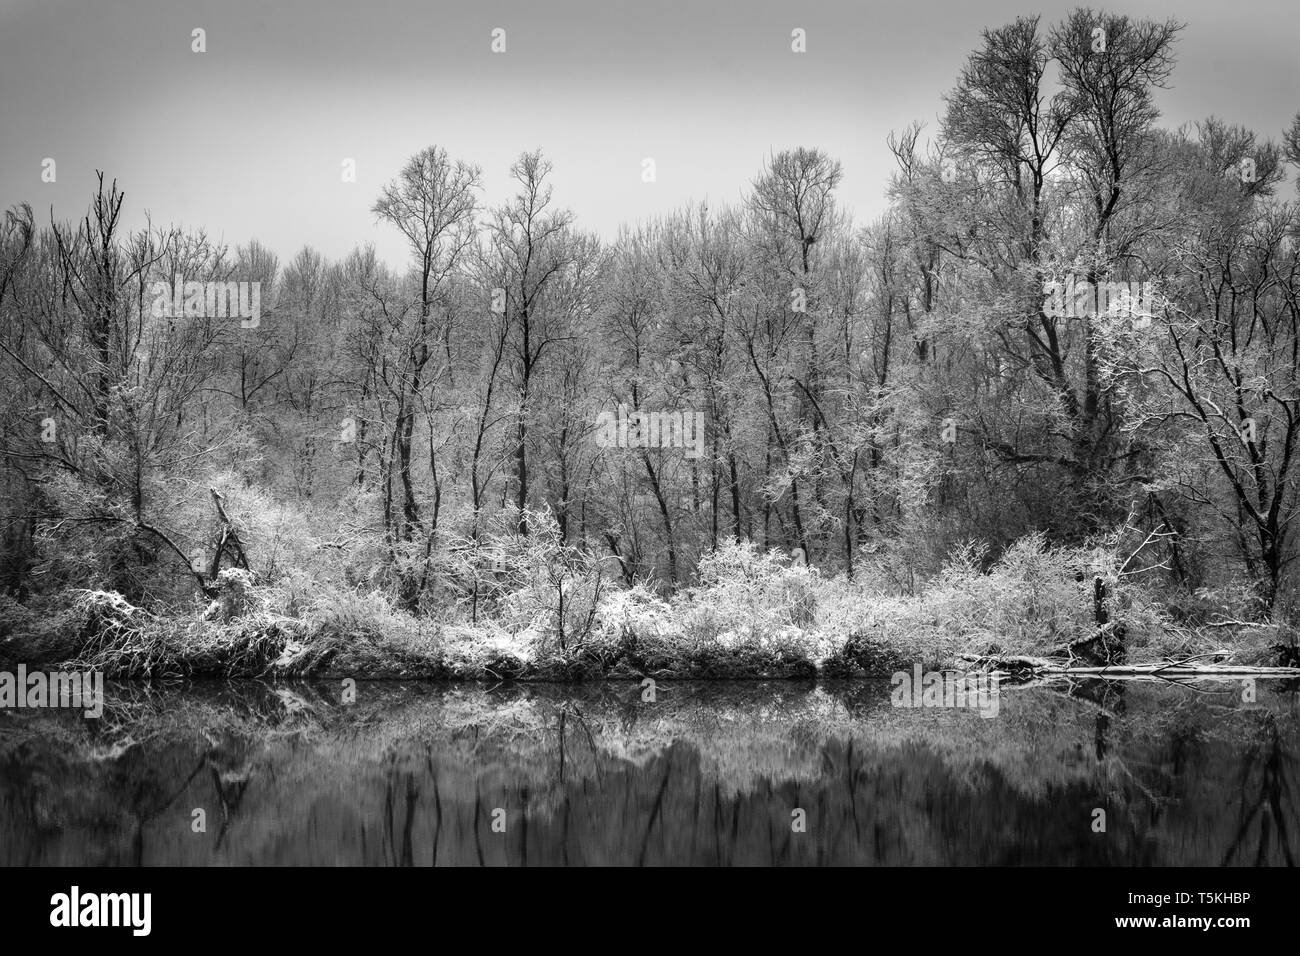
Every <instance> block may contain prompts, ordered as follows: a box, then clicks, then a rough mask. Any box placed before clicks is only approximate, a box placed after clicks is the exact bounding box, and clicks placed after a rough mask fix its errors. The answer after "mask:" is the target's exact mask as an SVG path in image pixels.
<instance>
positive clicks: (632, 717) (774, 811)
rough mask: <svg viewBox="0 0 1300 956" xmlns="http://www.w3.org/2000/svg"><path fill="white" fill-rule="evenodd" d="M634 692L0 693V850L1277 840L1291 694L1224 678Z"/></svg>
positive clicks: (141, 689) (1024, 851)
mask: <svg viewBox="0 0 1300 956" xmlns="http://www.w3.org/2000/svg"><path fill="white" fill-rule="evenodd" d="M641 693H642V692H641V689H640V688H639V687H638V686H637V685H634V684H600V685H584V686H581V687H567V688H565V687H553V686H530V687H501V688H497V689H495V690H484V689H481V688H476V687H464V686H451V687H448V686H443V685H429V684H410V685H397V684H391V683H375V684H365V683H363V684H361V685H359V688H358V694H357V702H356V703H354V704H348V705H344V704H343V703H341V702H340V697H341V689H340V687H339V686H338V685H337V684H328V685H325V684H294V685H278V686H276V687H268V686H265V685H261V684H255V683H239V684H221V685H191V686H188V687H185V688H180V689H171V690H159V689H157V688H149V687H147V686H144V685H130V686H121V687H116V688H110V689H109V695H108V697H109V699H108V701H107V704H106V709H105V717H104V719H103V720H101V721H86V720H84V719H81V718H80V717H79V716H78V715H75V714H72V713H68V712H57V711H12V710H10V711H0V863H3V864H5V865H46V864H63V865H115V866H117V865H139V864H144V865H156V864H180V865H211V864H217V865H230V864H234V865H248V864H281V865H296V864H316V865H334V864H340V865H359V864H364V865H402V866H411V865H430V864H435V865H488V866H498V865H512V866H527V865H555V864H567V865H582V864H587V865H590V864H618V865H656V864H704V865H716V864H720V865H737V864H739V865H771V864H782V865H785V864H796V865H799V864H828V865H844V864H865V865H914V864H939V865H1022V864H1046V865H1075V866H1077V865H1171V864H1179V865H1233V866H1243V865H1246V866H1250V865H1294V863H1295V858H1296V854H1297V850H1298V849H1300V832H1298V831H1300V820H1298V813H1297V799H1298V794H1300V790H1298V789H1297V783H1298V781H1297V755H1298V753H1300V720H1298V717H1300V707H1298V706H1297V702H1298V701H1297V696H1298V695H1297V693H1296V690H1295V688H1294V686H1293V685H1290V686H1283V685H1280V684H1266V683H1265V682H1260V685H1259V691H1258V701H1256V702H1251V703H1244V702H1242V700H1241V698H1242V696H1243V695H1242V694H1241V688H1240V685H1239V684H1234V683H1199V684H1197V685H1195V686H1194V687H1186V686H1175V685H1164V684H1151V683H1134V682H1128V683H1123V682H1117V683H1105V682H1093V683H1089V684H1076V685H1073V686H1058V687H1033V688H1006V687H1003V688H1002V694H1001V702H1000V708H999V710H998V714H997V716H996V717H995V718H993V719H985V718H982V717H981V716H980V714H979V713H978V712H977V711H973V710H970V709H953V710H943V709H913V708H897V707H892V706H891V705H890V686H889V683H888V682H887V681H881V682H874V681H873V682H861V681H859V682H845V683H843V684H837V683H822V684H819V685H812V684H789V683H778V684H773V683H767V684H741V683H738V684H712V685H707V684H661V685H660V686H659V689H658V694H657V700H656V701H655V702H653V703H647V702H643V701H642V699H641ZM1096 809H1102V810H1105V821H1106V831H1105V832H1104V833H1097V832H1094V830H1093V821H1094V811H1095V810H1096ZM196 810H202V811H203V812H204V815H205V817H206V830H204V831H203V832H195V826H194V821H195V811H196ZM798 811H803V812H802V814H800V813H798ZM799 819H803V820H804V821H806V829H805V830H804V831H803V832H797V829H798V828H797V827H796V826H795V825H794V824H795V823H796V821H798V820H799ZM502 828H504V832H501V830H502Z"/></svg>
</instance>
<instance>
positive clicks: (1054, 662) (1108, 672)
mask: <svg viewBox="0 0 1300 956" xmlns="http://www.w3.org/2000/svg"><path fill="white" fill-rule="evenodd" d="M1200 656H1201V657H1204V656H1206V655H1200ZM1214 656H1219V655H1214ZM961 659H962V660H963V661H967V662H968V663H970V664H972V665H973V666H975V667H976V668H978V669H980V670H985V671H1000V672H1002V673H1005V674H1009V675H1010V676H1012V677H1016V678H1027V679H1031V678H1035V677H1047V676H1056V675H1075V676H1080V677H1084V676H1087V677H1138V676H1152V677H1300V667H1259V666H1248V665H1243V664H1197V663H1194V661H1196V660H1197V659H1198V658H1187V659H1184V660H1181V661H1172V660H1166V661H1155V662H1152V663H1149V664H1103V665H1100V666H1092V665H1085V666H1079V665H1077V664H1074V663H1073V662H1071V661H1068V660H1058V659H1052V658H1047V657H1029V656H1026V655H1021V654H993V655H981V654H963V655H961Z"/></svg>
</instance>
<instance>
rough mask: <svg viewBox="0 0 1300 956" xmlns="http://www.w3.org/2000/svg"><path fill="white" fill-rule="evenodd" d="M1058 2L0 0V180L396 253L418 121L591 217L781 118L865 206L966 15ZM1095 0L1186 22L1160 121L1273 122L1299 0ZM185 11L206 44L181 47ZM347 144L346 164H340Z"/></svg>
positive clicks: (630, 216)
mask: <svg viewBox="0 0 1300 956" xmlns="http://www.w3.org/2000/svg"><path fill="white" fill-rule="evenodd" d="M1076 5H1077V4H1076V3H1064V2H1062V3H1056V2H1050V3H1049V2H1044V0H1036V2H1035V0H981V2H979V3H971V2H964V0H960V2H959V0H949V2H946V3H939V2H934V0H909V2H906V3H896V2H890V3H888V4H879V3H868V2H862V0H859V2H851V0H800V2H799V3H793V2H789V0H783V2H774V0H743V2H742V0H694V2H686V0H683V2H678V3H667V2H659V3H657V2H651V0H600V2H596V0H590V2H582V3H580V2H575V0H562V2H555V0H495V2H494V0H486V2H484V0H475V2H472V3H471V2H467V0H462V2H456V3H446V2H439V0H113V2H92V0H0V205H3V206H4V207H8V206H11V205H13V204H14V203H17V202H20V201H28V202H31V203H32V204H33V205H34V206H35V207H36V208H37V211H38V214H39V215H40V216H41V217H42V218H44V219H48V217H49V209H50V206H51V205H53V207H54V210H55V214H56V216H57V217H58V218H60V219H63V218H70V217H72V216H80V215H81V214H82V213H83V212H84V210H85V207H86V202H87V200H88V198H89V196H90V193H91V191H92V189H93V185H94V171H95V169H97V168H98V169H103V170H105V171H106V173H107V174H108V175H109V176H110V177H114V176H115V177H117V179H118V180H119V183H120V185H121V186H122V187H123V188H124V189H125V190H126V193H127V209H126V216H127V222H128V225H131V226H136V225H139V224H141V223H142V222H143V214H144V212H145V210H148V211H149V212H150V213H152V215H153V219H154V222H155V223H156V224H168V223H175V224H178V225H183V226H187V227H198V226H202V227H205V228H206V229H207V231H208V234H209V235H210V236H212V237H215V238H218V239H223V240H224V241H226V242H228V243H231V244H237V243H244V242H246V241H247V240H248V239H250V238H254V237H255V238H258V239H260V240H261V241H262V242H264V243H266V244H267V245H269V246H271V247H272V248H273V249H274V250H276V251H277V252H278V253H280V255H281V257H282V261H283V259H285V258H288V257H289V256H291V255H292V254H293V253H294V252H296V251H297V250H298V249H299V248H301V247H302V246H303V245H304V244H311V245H312V246H314V247H316V248H317V249H319V250H320V251H321V252H323V253H325V254H326V255H327V256H329V257H331V258H338V257H340V256H342V255H344V254H346V253H347V251H348V250H349V249H351V248H352V246H354V245H356V244H358V243H363V242H368V241H373V242H374V243H375V244H376V246H377V248H378V250H379V252H380V254H381V256H383V257H384V258H386V259H388V260H389V261H390V262H393V263H397V262H405V261H406V259H407V253H406V250H405V248H404V245H403V242H402V240H401V239H400V237H399V236H398V234H397V233H396V231H395V230H394V229H392V228H391V227H388V226H382V225H378V224H377V223H376V222H375V217H374V215H373V214H372V213H371V212H370V206H371V205H372V204H373V202H374V200H375V197H376V195H377V194H378V191H379V188H380V186H381V184H382V183H383V182H384V181H386V180H388V179H391V178H392V177H393V176H394V175H395V174H396V172H397V170H398V169H399V168H400V167H401V165H402V163H403V162H404V161H405V160H406V158H407V157H409V156H410V155H411V154H412V153H413V152H415V151H416V150H418V149H420V148H422V147H424V146H427V145H430V144H438V145H441V146H444V147H445V148H446V149H447V150H448V151H449V152H450V153H451V155H452V156H455V157H458V158H463V159H466V160H469V161H472V162H475V163H477V164H479V165H480V166H482V167H483V171H484V177H483V178H484V185H485V187H486V193H485V197H484V198H485V200H486V201H487V202H488V203H490V204H495V203H498V202H500V201H502V200H504V199H505V198H507V196H508V195H509V182H508V170H509V167H510V164H511V162H512V161H513V160H514V158H515V157H516V156H517V155H518V154H519V152H520V151H522V150H525V149H530V148H533V147H536V146H541V147H542V148H543V150H544V151H545V153H546V154H547V156H548V157H549V158H550V159H551V160H552V161H553V162H554V164H555V173H554V178H553V182H554V185H555V195H556V199H557V200H558V202H559V203H561V204H562V205H566V206H568V207H570V208H571V209H573V210H574V212H575V213H576V214H577V216H578V221H579V223H580V224H581V225H583V226H585V227H586V228H589V229H594V230H596V231H597V232H599V233H601V234H602V235H604V236H607V237H608V236H612V235H613V234H614V233H615V231H616V230H617V228H618V225H619V224H620V223H622V222H628V221H634V220H637V219H643V218H647V217H649V216H653V215H655V214H658V213H662V212H667V211H670V210H672V209H674V208H677V207H679V206H680V205H682V204H683V203H684V202H686V201H688V200H692V199H708V200H710V201H712V202H715V203H718V202H726V201H734V200H737V199H739V198H740V196H741V194H742V192H743V190H744V189H745V187H746V185H747V184H748V183H749V181H750V180H751V179H752V178H753V176H754V175H755V173H756V172H757V170H758V169H759V167H760V165H761V163H762V161H763V159H764V158H765V157H766V156H767V155H768V154H769V152H771V151H772V150H777V149H782V148H785V147H789V146H796V145H806V146H816V147H819V148H821V149H824V150H826V151H827V152H829V153H831V154H832V155H833V156H835V157H837V158H838V159H840V160H841V162H842V163H843V165H844V172H845V177H844V183H843V186H842V189H841V193H840V196H841V201H842V203H844V204H845V205H847V206H848V207H849V208H850V209H851V210H852V211H853V213H854V215H855V217H856V218H857V219H858V220H859V221H866V220H869V219H871V218H873V217H875V216H876V215H878V214H879V213H880V212H881V211H882V210H883V208H884V204H885V203H884V190H885V187H886V185H887V182H888V177H889V173H890V171H891V157H890V155H889V153H888V150H887V149H886V146H885V138H886V136H887V135H888V134H889V132H890V131H891V130H896V129H900V128H902V127H903V126H905V125H906V124H907V123H909V122H911V121H912V120H922V121H925V122H926V123H927V124H928V126H929V128H930V129H931V130H933V128H934V125H935V121H936V119H937V116H938V114H939V112H940V111H941V109H942V104H941V97H942V95H943V93H944V92H945V91H946V90H948V89H950V88H951V87H952V84H953V81H954V78H955V76H956V74H957V72H958V70H959V69H960V67H961V65H962V63H963V62H964V60H965V58H966V57H967V55H968V54H969V53H970V52H971V51H972V50H973V49H975V47H976V46H977V45H978V42H979V31H980V29H981V28H983V27H986V26H1000V25H1002V24H1005V23H1007V22H1010V21H1011V20H1013V19H1014V18H1015V17H1016V16H1018V15H1021V14H1026V13H1041V14H1042V15H1043V17H1044V21H1045V22H1047V23H1051V22H1054V21H1055V20H1056V19H1058V18H1059V17H1061V16H1062V15H1063V14H1064V13H1065V12H1067V11H1068V10H1069V9H1071V8H1072V7H1074V6H1076ZM1106 9H1108V10H1112V11H1115V12H1123V13H1128V14H1132V15H1141V16H1150V17H1153V18H1158V19H1162V20H1163V19H1164V18H1166V17H1169V16H1177V17H1178V18H1179V19H1181V20H1183V21H1185V22H1186V23H1187V24H1188V26H1187V29H1186V30H1185V31H1184V32H1183V34H1182V35H1181V39H1180V41H1179V44H1178V48H1177V52H1178V66H1177V68H1176V70H1175V72H1174V77H1173V88H1172V89H1171V90H1169V91H1168V92H1166V93H1163V94H1161V95H1160V98H1159V104H1160V106H1161V108H1162V110H1163V112H1164V119H1163V121H1162V122H1164V123H1166V124H1167V125H1171V126H1173V125H1178V124H1180V123H1183V122H1189V121H1194V120H1196V119H1201V118H1204V117H1205V116H1207V115H1211V114H1215V115H1218V116H1221V117H1223V118H1225V119H1227V120H1229V121H1231V122H1236V123H1241V124H1243V125H1246V126H1248V127H1250V128H1252V129H1254V130H1256V131H1257V132H1258V133H1260V134H1261V135H1265V136H1270V137H1274V138H1276V137H1277V136H1278V135H1279V134H1280V132H1281V130H1282V129H1283V128H1284V127H1285V126H1286V125H1287V124H1288V123H1289V120H1290V118H1291V117H1292V116H1293V115H1294V114H1295V113H1296V112H1297V110H1300V2H1298V0H1236V2H1231V3H1229V2H1224V0H1180V2H1179V3H1177V4H1172V3H1169V2H1149V0H1138V2H1125V3H1123V4H1111V5H1108V6H1107V7H1106ZM195 27H202V28H203V29H205V30H206V33H207V52H206V53H203V54H196V53H193V52H191V31H192V30H193V29H194V28H195ZM496 27H500V28H503V29H504V30H505V31H506V44H507V49H506V52H505V53H504V54H493V53H492V52H491V50H490V44H491V31H492V30H493V28H496ZM796 27H800V28H803V29H804V30H806V31H807V53H805V54H802V55H797V54H794V53H792V52H791V51H790V32H791V30H792V29H794V28H796ZM46 157H52V158H54V159H55V160H56V162H57V175H58V179H57V182H56V183H53V184H46V183H42V182H41V178H40V174H41V162H42V160H43V159H44V158H46ZM345 157H350V158H353V159H355V160H356V164H357V182H356V183H342V182H340V169H341V166H340V164H341V162H342V160H343V159H344V158H345ZM646 157H651V158H653V159H654V160H655V163H656V168H657V177H658V178H657V182H655V183H653V184H646V183H643V182H642V179H641V168H642V167H641V162H642V160H643V159H644V158H646Z"/></svg>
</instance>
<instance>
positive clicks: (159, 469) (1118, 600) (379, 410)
mask: <svg viewBox="0 0 1300 956" xmlns="http://www.w3.org/2000/svg"><path fill="white" fill-rule="evenodd" d="M1183 29H1184V25H1183V24H1180V23H1178V22H1174V21H1168V22H1161V21H1151V20H1145V19H1140V18H1133V17H1127V16H1120V15H1113V14H1107V13H1097V12H1095V11H1091V10H1080V11H1076V12H1075V13H1073V14H1071V15H1069V16H1067V17H1065V18H1064V19H1062V20H1061V21H1060V22H1057V23H1052V24H1049V23H1044V22H1041V19H1040V18H1038V17H1034V16H1026V17H1022V18H1020V19H1017V20H1015V21H1014V22H1013V23H1010V24H1008V25H1006V26H1004V27H1001V28H995V29H988V30H986V31H984V34H983V36H982V37H981V38H979V40H978V43H977V44H976V45H975V48H974V49H973V51H972V52H971V53H970V55H969V58H968V59H967V61H966V62H965V63H964V64H954V67H955V68H956V70H957V72H956V78H955V81H954V84H953V86H952V88H951V89H950V90H948V91H947V92H946V94H945V96H944V103H945V107H944V109H945V112H944V113H943V115H942V117H941V119H940V121H939V122H938V123H937V125H935V126H934V127H933V128H927V127H926V126H924V125H923V124H920V123H917V124H914V125H912V126H909V127H907V128H905V129H902V130H899V131H897V132H896V133H895V134H894V135H892V136H891V137H890V139H889V141H888V142H887V143H882V144H881V149H888V150H889V151H890V152H891V153H892V156H893V158H894V160H895V172H894V174H893V177H892V180H891V182H890V183H889V184H888V197H889V204H888V209H887V211H886V212H885V213H884V214H883V215H881V216H879V217H877V218H876V219H874V220H873V221H870V222H855V221H854V219H853V216H852V211H851V210H849V209H847V208H844V207H843V206H842V205H841V204H840V203H838V202H837V188H838V187H839V186H840V184H841V182H842V180H843V171H842V168H841V164H840V162H839V161H838V159H837V158H836V157H833V156H831V155H828V154H827V153H826V152H824V151H822V150H820V149H818V148H815V147H811V146H797V147H796V146H791V147H789V148H776V147H774V149H773V151H772V152H771V154H770V155H769V156H767V157H766V158H764V157H761V156H759V157H755V164H754V173H753V179H752V181H751V182H749V183H748V184H744V183H738V184H737V188H738V189H740V190H743V195H744V198H743V201H738V202H736V203H734V204H714V203H706V202H700V203H697V204H694V205H691V206H689V207H687V208H680V209H674V210H665V211H664V213H663V214H662V215H661V216H659V217H658V218H655V219H653V220H651V221H644V222H637V223H631V224H628V225H626V226H625V227H624V228H623V229H622V230H621V231H620V233H619V234H618V236H617V237H616V238H614V239H612V240H603V239H602V238H601V237H599V236H597V235H596V234H594V233H592V232H588V231H585V230H584V229H583V226H582V224H581V223H579V222H577V221H576V220H575V217H574V216H573V215H572V214H571V213H570V212H569V211H568V210H567V209H566V207H565V203H564V198H565V197H564V196H563V195H560V194H558V193H557V192H555V191H553V189H552V175H551V174H552V166H551V164H550V162H549V161H548V160H547V158H546V155H545V153H544V151H543V150H541V149H529V148H528V146H529V145H530V144H521V146H523V147H525V151H524V152H522V153H520V155H519V157H518V160H517V161H516V162H515V164H514V165H513V167H512V168H511V169H510V174H511V177H512V183H513V186H512V188H513V195H510V196H508V197H488V196H486V195H485V193H484V190H483V188H482V185H481V181H482V177H483V170H482V169H481V168H480V167H479V166H477V165H476V164H475V163H474V161H473V157H472V156H455V155H452V154H451V153H450V152H449V151H448V150H447V149H446V148H444V147H443V146H440V145H429V146H427V147H426V148H423V149H421V150H419V151H418V152H416V153H415V154H414V155H413V156H411V157H410V159H409V161H408V162H407V163H406V165H405V166H403V167H402V168H401V169H396V170H392V171H391V178H390V179H389V180H388V181H387V183H386V185H384V186H383V187H382V189H380V190H379V191H378V193H377V195H375V197H374V200H373V212H374V215H375V217H376V220H377V221H378V222H379V223H380V224H381V225H382V227H383V228H386V229H392V230H397V231H398V232H399V233H400V234H401V236H403V237H404V239H405V240H406V243H407V245H408V247H409V252H410V258H409V261H407V262H405V263H403V264H401V265H400V267H396V268H395V267H393V266H392V265H390V264H387V263H385V262H383V261H381V260H380V259H379V258H378V257H377V255H376V253H375V251H374V249H373V248H372V247H370V246H364V245H363V246H358V247H357V248H355V249H354V250H353V251H352V252H351V253H350V254H348V255H347V256H346V257H345V258H343V259H342V260H340V261H330V260H327V259H326V258H325V257H324V256H323V255H322V254H320V253H319V252H317V251H315V250H313V249H312V248H311V247H310V246H304V247H303V248H302V249H301V251H299V252H298V253H297V254H296V255H295V256H293V258H292V259H289V260H287V261H281V260H280V259H279V258H278V257H277V255H276V254H275V253H274V252H272V251H271V250H270V249H268V248H267V247H266V246H264V245H262V244H260V243H259V242H258V241H257V240H256V239H255V238H252V237H249V238H248V241H247V243H246V244H242V245H240V244H236V245H233V246H232V245H226V244H223V243H218V242H215V241H213V240H211V239H210V238H209V237H208V236H207V234H205V233H204V232H203V231H202V230H197V231H196V230H191V229H184V230H183V229H180V228H176V227H168V226H154V225H153V224H152V223H150V224H148V225H146V226H145V227H144V228H141V229H139V230H137V231H130V230H128V229H126V228H125V227H124V226H123V225H122V220H123V216H124V213H129V212H130V205H129V202H130V201H129V198H128V197H129V195H130V184H129V183H120V184H119V183H118V182H117V181H116V180H115V179H114V178H113V176H112V174H111V171H105V172H104V173H101V174H100V175H99V177H98V180H97V181H95V182H89V183H87V193H88V194H89V197H90V198H89V205H88V207H87V208H86V210H85V212H84V213H83V214H82V215H81V216H80V218H78V219H73V220H59V219H57V218H55V217H54V216H53V215H51V217H50V221H49V222H48V223H45V222H44V221H38V218H37V216H36V214H35V213H34V212H33V209H32V207H31V205H27V204H19V205H16V206H14V207H13V208H11V209H10V210H9V211H8V212H7V213H6V214H5V216H4V221H3V226H2V227H0V419H2V436H3V437H2V439H0V522H2V527H0V659H6V660H7V659H14V660H24V661H27V662H38V661H50V662H54V661H74V660H75V661H81V662H83V663H86V664H89V665H94V666H95V667H97V668H100V669H103V670H105V671H108V672H109V673H112V674H117V675H123V676H168V675H198V674H217V673H225V674H262V673H268V672H274V673H285V674H308V673H326V672H330V673H343V674H352V675H357V676H384V675H419V676H451V677H464V678H473V679H504V678H509V677H523V678H528V677H547V678H551V677H569V678H573V677H588V676H602V677H604V676H627V677H644V676H650V677H660V676H664V677H675V676H681V677H687V676H689V677H727V676H810V675H813V674H826V675H835V674H849V673H857V672H864V671H865V672H868V673H874V672H879V671H881V670H882V669H883V670H884V671H885V672H888V671H890V670H894V669H895V668H896V667H899V666H902V667H904V668H910V667H911V666H912V664H913V663H914V662H919V663H925V664H927V665H934V666H948V665H951V664H952V663H953V662H955V661H957V660H958V659H960V657H961V655H963V654H976V655H979V654H989V653H1005V654H1010V653H1025V654H1029V653H1040V652H1043V651H1044V650H1045V649H1048V648H1051V647H1055V646H1059V645H1061V644H1062V642H1066V643H1069V642H1072V641H1078V640H1080V639H1083V638H1086V637H1087V636H1088V635H1090V634H1092V633H1094V632H1095V631H1096V629H1097V628H1098V626H1100V625H1104V624H1108V623H1109V624H1110V625H1111V626H1112V627H1113V626H1114V624H1115V623H1116V622H1120V623H1122V625H1123V630H1122V632H1121V637H1122V642H1123V645H1124V652H1125V654H1126V655H1127V658H1128V659H1130V660H1155V659H1157V658H1158V657H1162V656H1163V657H1178V658H1180V659H1181V658H1185V659H1192V658H1200V657H1204V658H1206V659H1216V660H1228V661H1236V662H1240V663H1244V664H1250V663H1264V662H1274V663H1276V662H1281V661H1285V660H1295V653H1296V652H1295V633H1296V631H1295V625H1296V623H1297V617H1298V616H1300V598H1298V591H1297V575H1296V557H1297V527H1296V524H1295V520H1296V518H1297V506H1298V497H1297V488H1296V482H1297V479H1300V473H1298V471H1297V455H1300V448H1298V447H1297V446H1298V445H1300V381H1298V380H1297V361H1298V359H1300V202H1298V201H1297V198H1298V197H1300V192H1297V190H1296V188H1295V185H1294V184H1293V183H1294V181H1300V177H1297V176H1296V172H1297V168H1300V113H1297V115H1296V117H1295V118H1294V120H1293V121H1292V122H1291V124H1290V126H1289V128H1286V129H1279V130H1265V131H1254V130H1249V129H1246V128H1243V127H1242V126H1239V125H1234V123H1233V122H1232V121H1231V118H1226V119H1225V118H1218V117H1213V116H1211V117H1206V118H1205V119H1204V120H1202V121H1200V122H1198V123H1195V124H1192V125H1189V126H1185V127H1179V128H1169V127H1168V126H1167V125H1164V124H1162V123H1161V116H1160V111H1159V109H1158V108H1157V101H1158V99H1159V96H1160V93H1161V91H1162V90H1163V89H1164V88H1166V87H1167V86H1168V85H1169V83H1170V82H1171V77H1173V75H1174V73H1175V67H1176V48H1177V41H1178V37H1179V34H1180V32H1181V31H1182V30H1183ZM33 181H34V182H35V177H34V178H33ZM35 188H37V189H39V185H38V186H36V187H35ZM1288 655H1289V656H1288Z"/></svg>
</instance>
